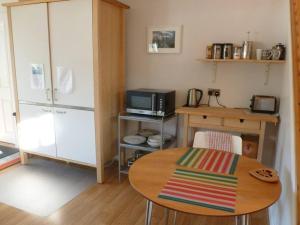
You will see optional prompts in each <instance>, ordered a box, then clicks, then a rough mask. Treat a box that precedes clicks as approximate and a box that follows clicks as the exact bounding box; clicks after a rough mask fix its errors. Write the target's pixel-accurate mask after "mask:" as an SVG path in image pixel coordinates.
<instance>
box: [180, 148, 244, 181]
mask: <svg viewBox="0 0 300 225" xmlns="http://www.w3.org/2000/svg"><path fill="white" fill-rule="evenodd" d="M238 160H239V155H237V154H234V153H231V152H225V151H218V150H212V149H204V148H203V149H202V148H201V149H198V148H191V149H189V150H188V151H187V152H186V153H185V154H184V155H183V156H182V157H181V158H180V159H179V160H178V161H177V165H180V166H186V167H189V168H194V169H200V170H206V171H210V172H215V173H224V174H231V175H232V174H234V172H235V170H236V167H237V163H238Z"/></svg>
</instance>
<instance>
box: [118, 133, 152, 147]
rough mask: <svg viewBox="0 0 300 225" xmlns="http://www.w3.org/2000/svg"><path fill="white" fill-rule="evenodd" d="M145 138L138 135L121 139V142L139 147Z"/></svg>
mask: <svg viewBox="0 0 300 225" xmlns="http://www.w3.org/2000/svg"><path fill="white" fill-rule="evenodd" d="M146 140H147V138H145V137H143V136H139V135H130V136H126V137H124V138H123V141H124V142H125V143H127V144H131V145H140V144H143V143H145V142H146Z"/></svg>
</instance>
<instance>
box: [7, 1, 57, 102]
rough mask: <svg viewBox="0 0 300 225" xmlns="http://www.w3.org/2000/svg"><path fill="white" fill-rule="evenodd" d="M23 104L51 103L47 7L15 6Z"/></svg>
mask: <svg viewBox="0 0 300 225" xmlns="http://www.w3.org/2000/svg"><path fill="white" fill-rule="evenodd" d="M11 15H12V33H13V40H14V54H15V65H16V75H17V86H18V97H19V100H20V101H30V102H39V103H52V95H51V90H52V85H51V69H50V53H49V52H50V50H49V32H48V14H47V4H45V3H43V4H31V5H25V6H22V7H12V9H11Z"/></svg>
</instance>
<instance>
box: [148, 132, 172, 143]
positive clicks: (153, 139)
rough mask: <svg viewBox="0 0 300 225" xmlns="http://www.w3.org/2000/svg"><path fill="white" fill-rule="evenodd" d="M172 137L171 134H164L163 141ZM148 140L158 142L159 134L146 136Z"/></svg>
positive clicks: (159, 139) (159, 140)
mask: <svg viewBox="0 0 300 225" xmlns="http://www.w3.org/2000/svg"><path fill="white" fill-rule="evenodd" d="M171 139H172V135H170V134H164V141H170V140H171ZM148 142H152V143H160V142H161V135H154V136H150V137H149V138H148Z"/></svg>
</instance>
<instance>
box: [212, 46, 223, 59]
mask: <svg viewBox="0 0 300 225" xmlns="http://www.w3.org/2000/svg"><path fill="white" fill-rule="evenodd" d="M222 51H223V44H219V43H216V44H213V50H212V58H213V59H222Z"/></svg>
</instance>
